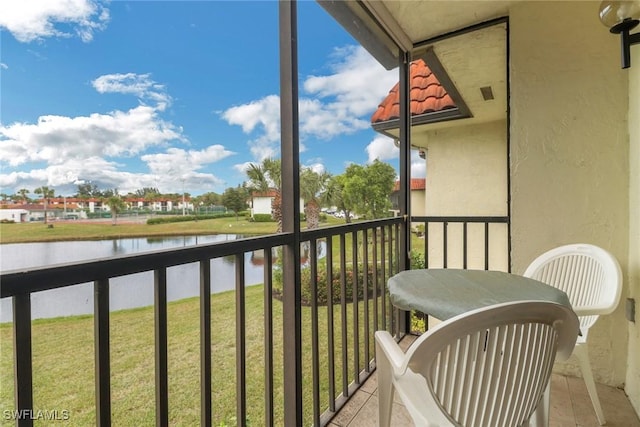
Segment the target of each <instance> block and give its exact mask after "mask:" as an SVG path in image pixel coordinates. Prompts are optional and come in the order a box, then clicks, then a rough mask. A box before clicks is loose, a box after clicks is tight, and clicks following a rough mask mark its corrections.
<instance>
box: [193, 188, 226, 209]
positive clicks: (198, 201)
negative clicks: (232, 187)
mask: <svg viewBox="0 0 640 427" xmlns="http://www.w3.org/2000/svg"><path fill="white" fill-rule="evenodd" d="M193 203H194V205H195V206H198V207H206V208H209V207H213V206H220V205H223V203H222V195H220V194H218V193H214V192H208V193H204V194H201V195H199V196H196V197H194V198H193Z"/></svg>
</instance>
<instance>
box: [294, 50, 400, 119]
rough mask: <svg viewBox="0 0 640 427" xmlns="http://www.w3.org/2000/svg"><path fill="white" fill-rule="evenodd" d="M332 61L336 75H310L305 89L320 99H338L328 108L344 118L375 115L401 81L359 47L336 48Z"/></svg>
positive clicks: (396, 74) (305, 83)
mask: <svg viewBox="0 0 640 427" xmlns="http://www.w3.org/2000/svg"><path fill="white" fill-rule="evenodd" d="M333 58H334V59H335V62H334V63H333V64H332V65H331V69H332V71H333V74H330V75H327V76H310V77H308V78H307V79H306V80H305V82H304V84H303V87H304V90H305V91H306V92H307V93H310V94H314V95H316V96H318V97H320V98H332V99H335V101H333V102H331V103H329V104H328V108H329V109H330V110H332V111H336V112H340V113H341V114H344V115H345V116H358V117H360V116H363V115H366V114H370V113H372V112H373V111H374V110H375V109H376V108H377V106H378V104H379V103H380V101H382V100H383V99H384V97H385V96H386V95H387V93H388V92H389V89H391V88H392V87H393V85H395V84H396V82H397V81H398V72H397V71H395V70H393V71H387V70H385V69H384V68H383V67H382V66H381V65H380V64H378V62H377V61H376V60H375V59H373V57H372V56H371V55H370V54H369V53H368V52H367V51H366V50H365V49H364V48H362V47H360V46H346V47H343V48H336V49H335V51H334V55H333ZM368 119H369V117H367V122H368Z"/></svg>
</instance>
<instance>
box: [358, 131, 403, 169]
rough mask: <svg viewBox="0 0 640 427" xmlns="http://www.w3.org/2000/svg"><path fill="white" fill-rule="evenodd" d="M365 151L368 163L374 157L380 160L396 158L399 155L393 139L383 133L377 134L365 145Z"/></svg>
mask: <svg viewBox="0 0 640 427" xmlns="http://www.w3.org/2000/svg"><path fill="white" fill-rule="evenodd" d="M366 151H367V154H368V155H369V160H368V161H369V163H371V162H373V161H374V160H376V159H378V160H380V161H386V160H391V159H397V158H398V156H399V155H400V150H399V149H398V147H396V146H395V144H394V143H393V139H391V138H389V137H387V136H384V135H377V136H376V137H375V138H374V139H373V141H371V142H370V143H369V145H367V148H366Z"/></svg>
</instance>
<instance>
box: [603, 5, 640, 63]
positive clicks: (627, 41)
mask: <svg viewBox="0 0 640 427" xmlns="http://www.w3.org/2000/svg"><path fill="white" fill-rule="evenodd" d="M600 20H601V21H602V23H603V24H604V25H606V26H607V27H608V28H609V29H610V30H609V31H611V32H612V33H613V34H620V39H621V47H622V68H629V67H630V66H631V45H632V44H636V43H640V32H638V33H635V34H629V31H631V30H632V29H634V28H635V27H636V26H637V25H638V23H640V0H631V1H603V2H602V3H601V4H600Z"/></svg>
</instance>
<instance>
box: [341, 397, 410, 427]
mask: <svg viewBox="0 0 640 427" xmlns="http://www.w3.org/2000/svg"><path fill="white" fill-rule="evenodd" d="M377 423H378V399H377V398H376V397H375V396H371V398H370V399H369V400H368V401H367V402H366V403H365V405H364V406H363V407H362V409H361V410H360V412H358V414H357V415H356V416H355V417H354V418H353V420H352V421H351V423H350V424H349V426H348V427H372V426H376V425H377ZM391 425H392V426H394V427H396V426H398V427H404V426H406V427H410V426H413V425H414V424H413V422H412V421H411V418H410V417H409V414H408V413H407V410H406V409H405V408H404V406H402V405H400V404H397V403H394V404H393V409H392V410H391Z"/></svg>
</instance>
